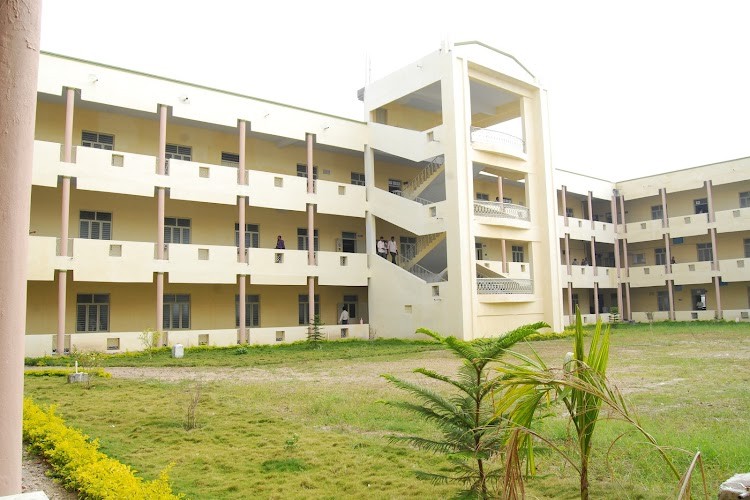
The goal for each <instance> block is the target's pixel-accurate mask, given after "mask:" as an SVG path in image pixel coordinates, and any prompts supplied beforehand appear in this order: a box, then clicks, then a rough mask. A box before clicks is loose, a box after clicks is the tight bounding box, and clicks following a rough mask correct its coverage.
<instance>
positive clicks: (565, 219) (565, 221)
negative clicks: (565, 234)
mask: <svg viewBox="0 0 750 500" xmlns="http://www.w3.org/2000/svg"><path fill="white" fill-rule="evenodd" d="M560 196H561V197H562V211H563V213H562V216H563V224H564V225H565V227H568V188H567V187H565V186H563V187H562V189H561V191H560Z"/></svg>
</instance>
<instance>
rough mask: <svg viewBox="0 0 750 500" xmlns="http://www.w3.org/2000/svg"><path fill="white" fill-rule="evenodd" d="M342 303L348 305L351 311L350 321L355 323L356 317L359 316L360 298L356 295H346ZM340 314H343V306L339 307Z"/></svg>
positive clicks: (347, 308) (347, 307)
mask: <svg viewBox="0 0 750 500" xmlns="http://www.w3.org/2000/svg"><path fill="white" fill-rule="evenodd" d="M341 305H342V306H346V310H347V311H349V323H354V319H355V318H356V317H357V305H359V298H358V297H357V296H356V295H344V303H343V304H341ZM338 314H339V315H340V314H341V307H339V309H338ZM337 319H338V318H337Z"/></svg>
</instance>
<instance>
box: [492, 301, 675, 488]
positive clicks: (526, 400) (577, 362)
mask: <svg viewBox="0 0 750 500" xmlns="http://www.w3.org/2000/svg"><path fill="white" fill-rule="evenodd" d="M609 343H610V340H609V327H607V328H606V330H604V331H602V324H601V321H599V322H597V324H596V328H595V329H594V335H593V337H592V340H591V345H590V346H589V352H588V354H586V353H585V346H584V335H583V324H582V322H581V313H580V311H579V310H578V309H577V308H576V324H575V340H574V344H573V347H574V352H573V353H568V355H567V356H566V360H565V363H564V365H563V369H562V370H560V369H551V368H549V367H547V365H546V364H545V363H544V361H542V359H541V358H540V357H539V356H537V355H536V353H533V354H532V355H531V356H524V355H521V354H518V353H512V354H513V356H514V357H515V358H516V360H521V361H522V363H521V364H518V363H517V362H516V363H503V364H502V366H501V367H500V368H499V371H500V373H501V374H502V380H503V382H502V387H500V388H499V391H502V397H501V398H499V399H498V404H497V408H496V415H508V416H509V417H510V419H511V420H512V421H513V425H514V426H515V427H516V428H517V429H522V430H523V431H524V432H525V434H526V437H525V439H517V440H516V441H515V442H513V443H510V444H509V446H511V447H513V448H515V451H516V452H520V451H521V450H523V451H525V452H526V457H527V460H528V463H531V464H532V469H533V448H532V447H531V440H530V436H532V435H533V436H536V437H537V438H540V439H542V440H544V441H546V442H547V443H548V444H551V443H550V441H548V440H545V439H544V438H543V437H542V436H539V435H538V434H536V433H535V432H534V431H533V430H532V429H531V427H532V423H533V421H534V419H535V418H536V415H538V410H539V409H540V407H541V406H542V404H543V403H544V402H548V401H551V400H552V399H553V398H555V399H557V400H561V401H562V402H563V404H564V405H565V408H566V409H567V412H568V417H569V419H570V421H571V423H572V425H573V427H574V429H575V431H576V442H577V445H578V464H576V463H575V462H574V460H573V459H572V458H571V457H569V456H568V455H567V454H566V453H565V452H564V451H563V450H561V449H559V448H555V450H556V451H558V452H559V453H561V454H562V455H563V457H564V458H565V459H566V460H567V461H568V462H569V463H571V465H572V466H573V467H574V468H575V470H576V471H577V472H578V475H579V479H580V494H581V499H582V500H588V498H589V479H588V471H589V460H590V458H591V450H592V439H593V436H594V430H595V428H596V424H597V422H598V421H599V411H600V410H601V408H602V406H603V405H604V406H606V407H607V408H608V409H609V410H610V412H611V414H612V416H611V417H609V418H617V419H619V420H623V421H625V422H627V423H629V424H630V425H631V426H632V428H634V429H635V430H636V431H637V432H639V433H641V434H642V435H643V436H644V437H645V438H646V440H647V441H648V442H649V443H650V444H652V445H653V446H654V447H655V448H656V450H657V451H658V452H659V454H660V455H661V456H662V458H663V459H664V460H665V461H666V463H667V465H668V466H669V467H670V469H671V470H672V472H673V473H674V474H675V475H676V477H677V478H678V479H679V477H680V475H679V473H678V471H677V469H676V468H675V466H674V465H673V464H672V461H671V460H670V459H669V457H668V456H667V455H666V453H665V452H664V451H663V449H662V448H660V447H659V446H658V445H657V443H656V440H655V439H654V438H653V437H652V436H651V435H650V434H649V433H648V432H646V430H645V429H643V427H641V425H640V423H639V422H638V420H637V418H636V416H635V415H634V414H633V413H632V412H631V411H630V409H629V408H628V405H627V404H626V402H625V400H624V398H623V397H622V395H621V394H620V392H619V390H618V389H617V387H615V386H614V385H612V384H610V383H609V381H608V379H607V377H606V371H607V363H608V360H609ZM618 439H619V437H618V438H616V439H615V440H614V441H615V442H616V441H617V440H618ZM532 472H533V470H532ZM505 483H506V484H508V483H511V484H514V483H513V482H511V481H509V480H508V479H507V478H506V479H505Z"/></svg>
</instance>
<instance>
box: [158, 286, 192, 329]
mask: <svg viewBox="0 0 750 500" xmlns="http://www.w3.org/2000/svg"><path fill="white" fill-rule="evenodd" d="M190 304H191V297H190V294H183V293H170V294H164V295H163V298H162V312H163V317H162V329H163V330H164V331H171V330H190V329H191V324H192V321H191V313H192V307H191V306H190ZM175 310H176V311H177V318H178V322H179V324H178V325H177V326H175V325H173V324H172V318H173V317H174V311H175ZM185 318H187V322H186V323H187V324H183V323H184V322H185V321H184V320H185Z"/></svg>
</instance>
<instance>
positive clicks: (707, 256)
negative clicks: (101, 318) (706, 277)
mask: <svg viewBox="0 0 750 500" xmlns="http://www.w3.org/2000/svg"><path fill="white" fill-rule="evenodd" d="M695 246H696V247H697V248H698V262H710V261H713V260H714V251H713V248H712V247H711V243H698V244H697V245H695Z"/></svg>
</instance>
